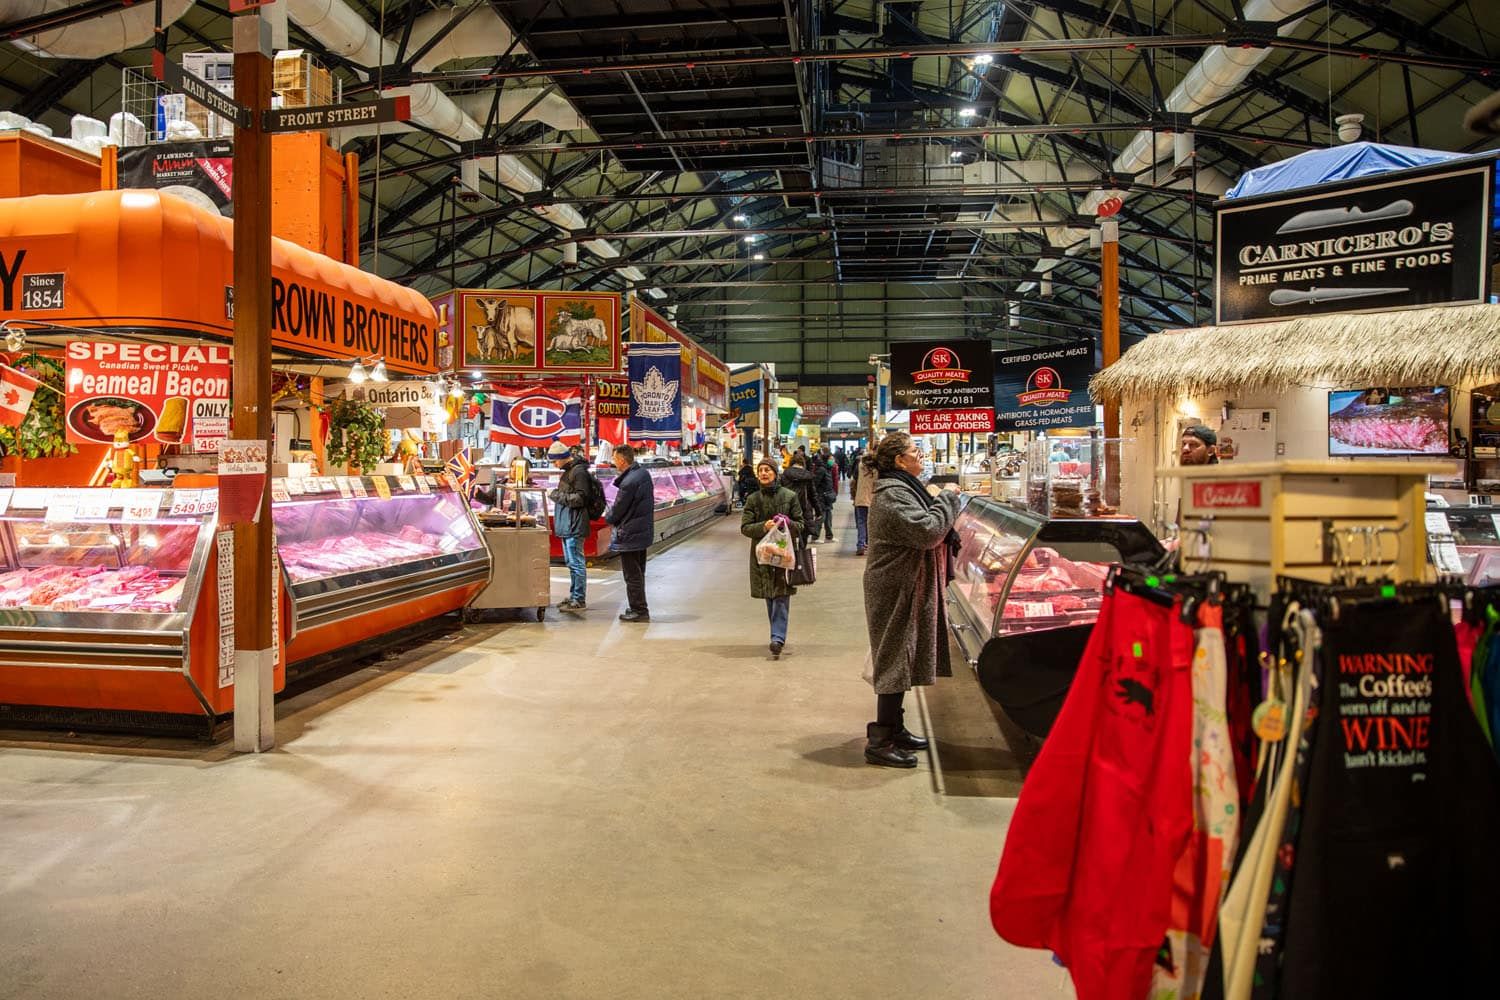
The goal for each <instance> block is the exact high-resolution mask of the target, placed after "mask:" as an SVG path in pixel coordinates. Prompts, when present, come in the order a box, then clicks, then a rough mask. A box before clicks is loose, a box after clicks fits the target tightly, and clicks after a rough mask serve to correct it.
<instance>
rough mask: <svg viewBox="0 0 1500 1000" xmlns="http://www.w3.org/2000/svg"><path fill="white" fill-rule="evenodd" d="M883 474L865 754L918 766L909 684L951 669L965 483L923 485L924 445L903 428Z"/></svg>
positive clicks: (877, 505) (873, 508)
mask: <svg viewBox="0 0 1500 1000" xmlns="http://www.w3.org/2000/svg"><path fill="white" fill-rule="evenodd" d="M875 469H876V472H877V473H878V474H879V478H878V479H877V480H876V482H875V493H874V496H873V498H872V499H871V502H870V515H869V521H870V546H869V556H868V558H869V562H868V563H866V564H865V622H866V624H867V626H868V627H869V630H870V659H871V663H872V665H873V674H874V684H875V695H876V698H875V702H876V712H875V721H874V722H872V723H870V724H869V725H868V726H867V727H866V737H867V742H866V743H865V760H866V761H868V762H869V763H871V764H878V765H881V766H883V767H916V766H917V758H916V757H915V756H914V755H913V754H912V753H911V751H913V750H924V749H926V747H927V741H926V740H925V739H923V738H922V737H920V736H916V735H914V734H913V733H911V732H909V731H908V730H907V728H906V726H905V724H904V722H903V709H902V706H901V703H902V701H903V700H904V699H905V697H906V692H907V690H908V689H910V688H912V687H913V686H915V685H918V684H931V683H932V682H933V681H934V680H935V679H936V677H937V675H938V674H947V673H948V672H949V670H950V667H949V663H948V620H947V609H946V606H945V604H944V600H943V591H944V588H945V587H946V586H947V584H948V579H947V575H948V545H947V541H948V538H949V535H950V533H951V532H952V530H953V522H954V521H955V520H957V519H958V511H959V496H958V487H957V486H954V485H951V484H950V485H948V486H946V487H944V488H943V489H942V490H939V489H938V488H937V487H935V486H923V485H922V482H921V480H919V479H918V478H917V476H918V475H919V474H920V473H921V471H922V451H921V449H920V448H918V447H917V445H916V442H915V441H913V440H912V437H911V435H910V434H904V433H901V432H899V431H898V432H895V433H891V434H887V435H886V436H885V437H883V438H881V440H880V443H879V444H878V445H876V447H875Z"/></svg>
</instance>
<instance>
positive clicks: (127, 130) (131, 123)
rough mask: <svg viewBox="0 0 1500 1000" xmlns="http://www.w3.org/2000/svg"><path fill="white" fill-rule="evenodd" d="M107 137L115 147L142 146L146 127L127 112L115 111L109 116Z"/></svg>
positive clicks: (144, 141) (144, 140)
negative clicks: (113, 142)
mask: <svg viewBox="0 0 1500 1000" xmlns="http://www.w3.org/2000/svg"><path fill="white" fill-rule="evenodd" d="M109 137H110V138H111V139H113V140H114V141H115V145H116V146H143V145H145V143H146V126H145V125H143V124H142V123H141V120H140V119H139V118H137V117H136V116H135V115H133V114H131V113H130V112H129V111H116V112H115V113H114V114H112V115H110V116H109Z"/></svg>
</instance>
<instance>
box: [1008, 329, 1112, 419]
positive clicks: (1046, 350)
mask: <svg viewBox="0 0 1500 1000" xmlns="http://www.w3.org/2000/svg"><path fill="white" fill-rule="evenodd" d="M1093 374H1094V342H1093V341H1092V340H1073V341H1069V342H1067V343H1062V344H1052V345H1049V346H1047V347H1028V348H1024V349H1022V350H1016V351H996V352H995V429H996V430H999V431H1030V430H1041V429H1044V428H1048V427H1092V426H1093V425H1094V401H1093V399H1092V398H1090V396H1089V379H1090V378H1091V377H1092V376H1093Z"/></svg>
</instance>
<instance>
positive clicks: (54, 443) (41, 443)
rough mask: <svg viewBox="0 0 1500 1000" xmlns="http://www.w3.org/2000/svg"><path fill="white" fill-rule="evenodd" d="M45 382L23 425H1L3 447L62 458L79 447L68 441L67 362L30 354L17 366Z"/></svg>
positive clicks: (18, 452)
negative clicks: (64, 369)
mask: <svg viewBox="0 0 1500 1000" xmlns="http://www.w3.org/2000/svg"><path fill="white" fill-rule="evenodd" d="M12 367H13V368H15V369H16V370H17V371H20V372H25V373H26V374H27V375H30V376H31V377H32V378H34V379H37V380H38V381H40V382H41V383H42V385H43V386H49V387H50V389H46V388H38V389H37V391H36V395H35V396H32V397H31V409H29V410H27V411H26V416H25V418H24V419H22V421H21V426H20V427H0V448H3V449H4V451H5V453H6V454H10V455H19V456H20V457H22V458H62V457H64V456H66V455H71V454H73V453H74V452H76V451H77V450H78V449H77V448H75V447H74V446H73V445H71V444H69V443H68V437H67V430H66V427H65V426H64V424H63V419H64V418H63V366H62V364H61V362H58V361H54V360H53V359H51V358H44V357H42V356H41V355H40V354H28V355H26V356H25V357H24V358H21V359H20V360H19V361H17V362H16V363H15V364H14V365H13V366H12Z"/></svg>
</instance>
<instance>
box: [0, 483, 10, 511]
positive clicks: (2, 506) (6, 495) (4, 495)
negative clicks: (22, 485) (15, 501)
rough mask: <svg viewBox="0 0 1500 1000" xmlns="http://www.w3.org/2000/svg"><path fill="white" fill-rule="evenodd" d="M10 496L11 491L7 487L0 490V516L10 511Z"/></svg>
mask: <svg viewBox="0 0 1500 1000" xmlns="http://www.w3.org/2000/svg"><path fill="white" fill-rule="evenodd" d="M10 494H11V490H10V488H9V487H6V488H5V489H0V514H4V513H5V512H6V511H7V510H9V509H10Z"/></svg>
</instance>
